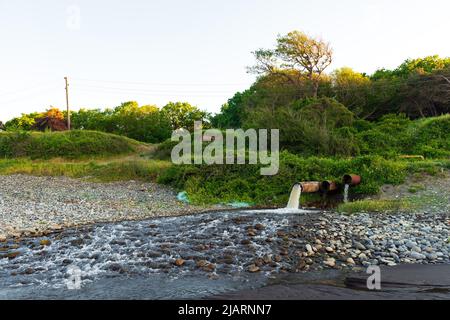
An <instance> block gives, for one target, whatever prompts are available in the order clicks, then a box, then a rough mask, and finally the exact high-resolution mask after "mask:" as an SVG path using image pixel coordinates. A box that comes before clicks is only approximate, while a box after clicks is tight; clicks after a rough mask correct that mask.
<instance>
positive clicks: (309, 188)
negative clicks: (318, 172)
mask: <svg viewBox="0 0 450 320" xmlns="http://www.w3.org/2000/svg"><path fill="white" fill-rule="evenodd" d="M300 186H301V188H302V192H303V193H314V192H318V191H319V190H320V182H319V181H305V182H300Z"/></svg>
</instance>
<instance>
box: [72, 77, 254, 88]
mask: <svg viewBox="0 0 450 320" xmlns="http://www.w3.org/2000/svg"><path fill="white" fill-rule="evenodd" d="M72 79H73V80H80V81H88V82H100V83H117V84H136V85H149V86H236V85H248V83H244V82H242V83H211V82H208V83H167V82H166V83H161V82H159V83H158V82H139V81H116V80H93V79H86V78H72Z"/></svg>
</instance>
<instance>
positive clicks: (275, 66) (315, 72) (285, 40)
mask: <svg viewBox="0 0 450 320" xmlns="http://www.w3.org/2000/svg"><path fill="white" fill-rule="evenodd" d="M253 54H254V56H255V58H256V61H257V64H256V65H255V66H254V67H252V68H250V71H251V72H255V73H258V74H264V75H267V74H275V75H279V76H281V77H284V78H286V79H288V80H289V81H290V82H292V83H293V84H296V85H298V84H299V82H301V81H302V80H304V78H305V77H306V79H307V80H308V81H309V83H310V87H311V89H310V96H312V97H317V94H318V90H319V84H320V78H321V76H322V74H323V73H324V71H325V69H326V68H327V67H328V66H329V65H330V64H331V62H332V56H333V50H332V48H331V46H330V44H329V43H327V42H324V41H323V40H321V39H319V38H313V37H311V36H308V35H306V34H305V33H303V32H300V31H292V32H289V33H288V34H287V35H285V36H279V37H278V38H277V46H276V48H275V49H273V50H271V49H260V50H257V51H255V52H253Z"/></svg>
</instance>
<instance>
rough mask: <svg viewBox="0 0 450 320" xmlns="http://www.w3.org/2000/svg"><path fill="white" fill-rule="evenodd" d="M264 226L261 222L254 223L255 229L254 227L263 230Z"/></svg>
mask: <svg viewBox="0 0 450 320" xmlns="http://www.w3.org/2000/svg"><path fill="white" fill-rule="evenodd" d="M265 228H266V227H264V225H263V224H261V223H257V224H255V229H256V230H264V229H265Z"/></svg>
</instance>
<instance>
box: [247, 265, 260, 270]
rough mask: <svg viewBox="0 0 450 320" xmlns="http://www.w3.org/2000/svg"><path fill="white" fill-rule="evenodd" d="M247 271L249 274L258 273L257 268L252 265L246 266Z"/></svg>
mask: <svg viewBox="0 0 450 320" xmlns="http://www.w3.org/2000/svg"><path fill="white" fill-rule="evenodd" d="M248 271H249V272H258V271H259V267H258V266H256V265H254V264H251V265H249V266H248Z"/></svg>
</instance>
